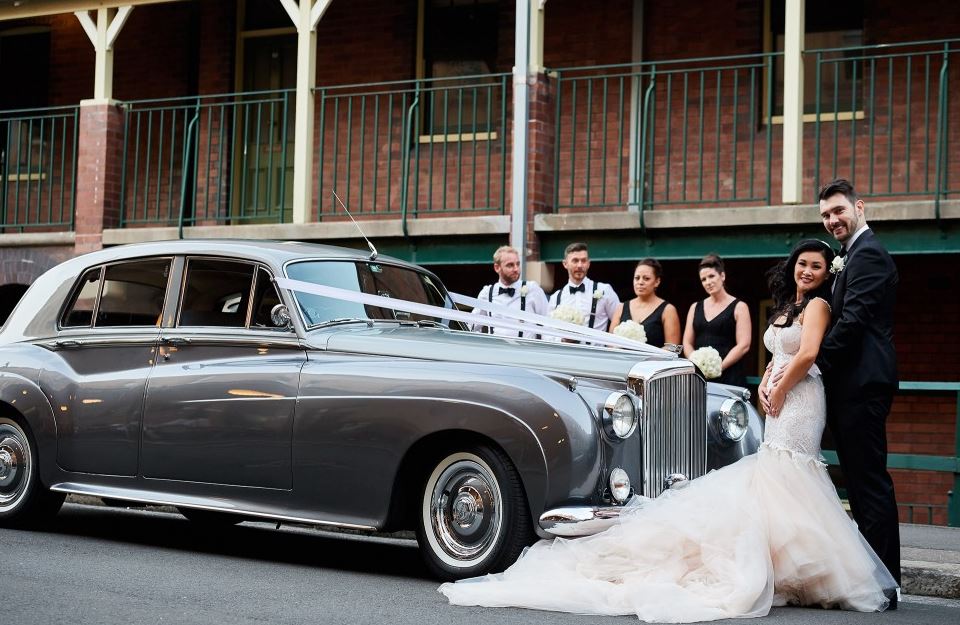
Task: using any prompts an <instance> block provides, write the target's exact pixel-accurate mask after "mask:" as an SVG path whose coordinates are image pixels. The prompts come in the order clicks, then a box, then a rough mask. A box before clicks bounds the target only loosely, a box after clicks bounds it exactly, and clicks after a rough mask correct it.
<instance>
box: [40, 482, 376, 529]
mask: <svg viewBox="0 0 960 625" xmlns="http://www.w3.org/2000/svg"><path fill="white" fill-rule="evenodd" d="M50 490H52V491H55V492H58V493H73V494H75V495H91V496H93V497H108V498H110V499H120V500H122V501H135V502H138V503H147V504H151V505H156V506H182V507H184V508H194V509H196V510H209V511H211V512H226V513H229V514H238V515H242V516H249V517H256V518H261V519H272V520H275V521H286V522H288V523H304V524H306V525H323V526H326V527H341V528H345V529H353V530H364V531H372V532H375V531H377V528H376V527H374V526H372V525H359V524H356V523H340V522H337V521H324V520H322V519H312V518H308V517H296V516H289V515H285V514H271V513H268V512H256V511H253V510H246V509H243V508H228V507H224V506H222V505H219V506H218V505H214V504H212V503H208V502H210V501H213V500H212V499H210V498H207V497H196V496H192V495H190V496H186V495H185V496H182V497H177V496H174V497H171V498H167V499H165V498H162V497H159V496H157V494H156V493H152V492H149V491H144V490H138V489H125V488H116V487H109V488H101V487H98V486H90V485H88V484H76V483H73V482H63V483H60V484H54V485H53V486H51V487H50Z"/></svg>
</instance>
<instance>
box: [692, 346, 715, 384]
mask: <svg viewBox="0 0 960 625" xmlns="http://www.w3.org/2000/svg"><path fill="white" fill-rule="evenodd" d="M690 362H692V363H693V364H695V365H697V367H699V368H700V371H702V372H703V375H704V377H706V378H707V379H708V380H712V379H713V378H719V377H720V374H721V373H722V371H723V369H722V367H721V366H720V365H721V363H722V362H723V361H722V360H721V359H720V352H718V351H717V350H716V349H714V348H712V347H701V348H700V349H695V350H694V351H693V353H692V354H690Z"/></svg>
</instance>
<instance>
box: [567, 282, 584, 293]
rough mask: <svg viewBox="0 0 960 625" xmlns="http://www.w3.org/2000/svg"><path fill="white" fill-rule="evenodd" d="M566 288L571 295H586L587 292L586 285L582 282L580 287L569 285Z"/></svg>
mask: <svg viewBox="0 0 960 625" xmlns="http://www.w3.org/2000/svg"><path fill="white" fill-rule="evenodd" d="M567 288H568V289H570V292H571V293H586V292H587V285H586V283H584V282H581V283H580V286H573V285H570V286H568V287H567Z"/></svg>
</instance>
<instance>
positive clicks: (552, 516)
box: [540, 506, 623, 537]
mask: <svg viewBox="0 0 960 625" xmlns="http://www.w3.org/2000/svg"><path fill="white" fill-rule="evenodd" d="M621 510H623V508H622V507H619V506H571V507H569V508H554V509H553V510H547V511H546V512H544V513H543V514H541V515H540V528H541V529H542V530H543V531H545V532H547V533H549V534H552V535H553V536H565V537H571V536H589V535H591V534H597V533H599V532H602V531H603V530H605V529H608V528H610V527H613V526H614V525H616V524H617V521H618V520H619V519H620V512H621Z"/></svg>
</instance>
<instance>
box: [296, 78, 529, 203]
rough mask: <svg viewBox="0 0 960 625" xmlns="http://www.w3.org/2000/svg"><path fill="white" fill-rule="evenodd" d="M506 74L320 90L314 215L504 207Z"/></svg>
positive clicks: (317, 104)
mask: <svg viewBox="0 0 960 625" xmlns="http://www.w3.org/2000/svg"><path fill="white" fill-rule="evenodd" d="M509 78H510V74H486V75H479V76H460V77H455V78H433V79H421V80H401V81H391V82H375V83H362V84H354V85H335V86H325V87H319V88H317V89H316V90H315V102H316V108H317V119H318V120H319V121H318V130H317V136H318V139H317V148H316V149H317V162H318V165H317V167H318V171H317V187H316V189H317V217H318V219H319V220H322V219H324V218H329V217H333V216H339V217H343V216H344V215H343V211H342V209H341V208H340V207H339V205H338V204H337V202H336V200H335V199H334V197H333V193H332V191H336V193H337V195H339V196H340V197H341V198H342V199H343V201H344V203H345V204H346V205H347V207H348V208H349V209H350V211H351V212H352V213H354V214H355V215H383V216H401V217H403V219H404V221H406V219H407V217H418V216H420V215H424V214H445V213H459V214H462V213H482V214H499V215H502V214H505V213H506V200H505V198H506V161H507V155H508V154H509V145H508V138H507V136H506V135H507V132H508V130H509V129H508V126H507V100H508V97H509V95H510V94H509V92H508V85H509Z"/></svg>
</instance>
